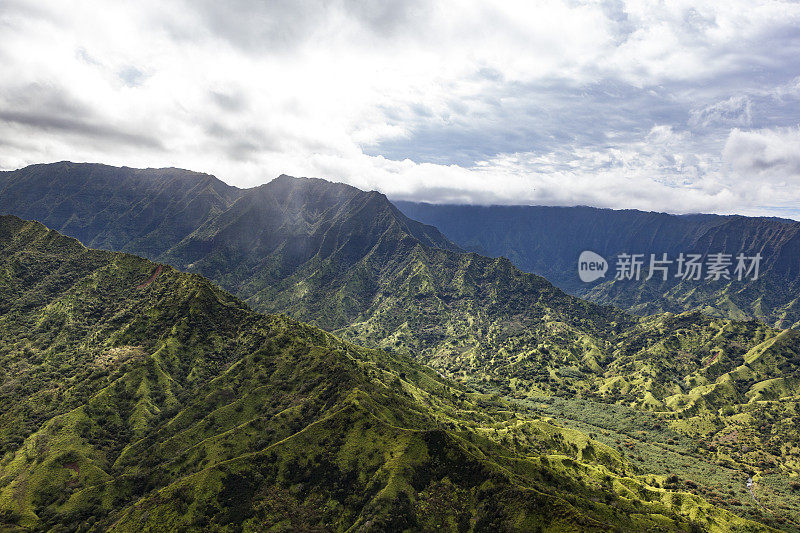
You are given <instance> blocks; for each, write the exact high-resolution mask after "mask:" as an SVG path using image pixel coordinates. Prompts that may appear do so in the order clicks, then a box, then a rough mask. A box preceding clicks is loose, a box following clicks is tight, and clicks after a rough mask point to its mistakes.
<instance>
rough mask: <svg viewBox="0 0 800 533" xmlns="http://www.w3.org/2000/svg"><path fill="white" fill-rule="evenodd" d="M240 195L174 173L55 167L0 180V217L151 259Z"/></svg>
mask: <svg viewBox="0 0 800 533" xmlns="http://www.w3.org/2000/svg"><path fill="white" fill-rule="evenodd" d="M240 194H241V191H240V190H239V189H237V188H236V187H231V186H229V185H226V184H225V183H223V182H222V181H220V180H218V179H217V178H215V177H214V176H210V175H208V174H200V173H197V172H189V171H187V170H181V169H176V168H167V169H133V168H127V167H122V168H119V167H111V166H108V165H97V164H86V163H70V162H66V161H65V162H61V163H54V164H49V165H32V166H29V167H26V168H23V169H20V170H16V171H13V172H7V173H4V176H3V177H2V178H0V214H13V215H17V216H19V217H22V218H25V219H32V220H38V221H40V222H42V223H43V224H45V225H47V226H48V227H51V228H54V229H56V230H58V231H61V232H62V233H64V234H66V235H69V236H70V237H75V238H76V239H78V240H80V241H81V242H82V243H84V244H86V245H87V246H93V247H96V248H103V249H108V250H114V251H127V252H133V253H137V254H139V255H144V256H147V257H150V258H155V257H157V256H158V255H159V254H161V253H163V252H164V251H166V250H167V249H168V248H169V247H170V246H172V245H174V244H176V243H177V242H179V241H180V240H181V239H182V238H184V237H185V236H186V235H188V234H189V233H191V232H192V231H194V230H195V229H196V228H197V227H198V226H199V225H201V224H202V223H203V222H204V221H205V220H206V219H207V218H208V217H209V216H211V215H213V214H216V213H218V212H220V211H222V210H224V209H227V207H228V206H229V205H230V204H231V203H232V202H233V201H234V200H236V198H238V197H239V195H240Z"/></svg>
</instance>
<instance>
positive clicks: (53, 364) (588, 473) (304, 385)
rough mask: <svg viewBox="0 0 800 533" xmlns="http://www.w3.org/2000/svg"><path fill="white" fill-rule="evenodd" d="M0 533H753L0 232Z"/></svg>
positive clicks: (413, 381)
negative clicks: (289, 532) (63, 532)
mask: <svg viewBox="0 0 800 533" xmlns="http://www.w3.org/2000/svg"><path fill="white" fill-rule="evenodd" d="M0 331H2V336H0V372H1V373H0V398H2V401H0V446H2V448H1V449H0V452H2V458H1V459H0V529H3V530H11V531H28V530H50V529H52V530H81V531H87V530H97V531H99V530H114V531H167V530H170V531H171V530H178V529H183V530H194V531H209V530H216V531H240V530H248V531H253V530H273V531H285V530H304V531H328V530H330V531H346V530H352V531H387V530H392V531H402V530H409V531H420V530H429V531H447V530H450V531H467V530H478V531H485V530H490V529H491V530H498V531H505V530H510V531H537V530H542V531H609V530H618V531H631V530H636V531H669V530H675V531H694V530H709V531H760V530H764V529H765V528H764V526H760V525H758V524H756V523H753V522H748V521H746V520H744V519H741V518H739V517H736V516H735V515H734V514H732V513H730V512H727V511H724V510H721V509H719V508H717V507H714V506H711V505H709V504H708V503H707V502H706V501H705V500H703V499H702V498H700V497H698V496H695V495H692V494H689V493H687V492H685V491H677V490H668V489H665V488H663V485H664V483H665V480H666V473H663V474H643V473H642V472H641V471H640V470H639V469H637V468H636V467H634V466H632V465H630V464H628V463H627V462H626V461H624V460H623V459H622V458H621V456H620V454H619V453H617V452H616V451H614V450H612V449H611V448H609V447H607V446H605V445H603V444H601V443H599V442H597V441H593V440H591V439H589V438H588V437H586V436H585V435H584V434H582V433H580V432H577V431H574V430H566V429H563V428H560V427H558V426H557V425H554V424H553V423H552V421H549V420H547V419H543V418H538V417H534V416H531V415H529V414H527V413H526V411H524V410H514V409H512V408H511V406H508V405H505V404H503V403H501V402H500V401H498V400H495V399H492V398H490V397H486V396H482V395H480V394H476V393H471V392H469V391H468V390H466V389H464V388H463V387H462V386H460V385H457V384H455V383H453V382H449V381H447V380H446V379H444V378H442V377H440V376H439V375H438V374H436V373H435V372H433V371H432V370H430V369H427V368H426V367H423V366H420V365H418V364H417V363H414V362H412V361H411V360H409V359H407V358H405V357H403V356H400V355H392V354H388V353H386V352H377V351H372V350H368V349H364V348H360V347H356V346H354V345H351V344H347V343H345V342H343V341H340V340H339V339H337V338H335V337H333V336H331V335H330V334H328V333H324V332H322V331H321V330H319V329H316V328H313V327H311V326H307V325H304V324H301V323H298V322H295V321H293V320H291V319H288V318H283V317H280V316H265V315H259V314H257V313H254V312H252V311H250V310H249V309H248V308H246V307H245V306H244V305H243V304H241V303H240V302H239V301H238V300H236V299H234V298H233V297H231V296H229V295H228V294H226V293H224V292H222V291H220V290H219V289H216V288H215V287H214V286H213V285H211V284H210V283H209V282H207V281H206V280H205V279H203V278H201V277H199V276H196V275H189V274H182V273H179V272H177V271H175V270H173V269H172V268H170V267H166V266H163V265H155V264H153V263H150V262H148V261H146V260H143V259H140V258H137V257H134V256H130V255H125V254H119V253H109V252H101V251H94V250H89V249H86V248H84V247H83V246H82V245H80V244H79V243H78V242H77V241H74V240H72V239H68V238H65V237H63V236H61V235H59V234H57V233H56V232H53V231H50V230H47V229H46V228H45V227H43V226H41V225H40V224H37V223H33V222H25V221H22V220H20V219H17V218H14V217H0Z"/></svg>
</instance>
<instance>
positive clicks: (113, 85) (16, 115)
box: [0, 0, 800, 215]
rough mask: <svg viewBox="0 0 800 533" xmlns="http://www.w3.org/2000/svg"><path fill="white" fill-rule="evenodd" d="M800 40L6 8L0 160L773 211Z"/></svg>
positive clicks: (776, 10)
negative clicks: (754, 183) (763, 184)
mask: <svg viewBox="0 0 800 533" xmlns="http://www.w3.org/2000/svg"><path fill="white" fill-rule="evenodd" d="M798 27H800V5H798V4H797V3H795V2H789V1H778V0H774V1H766V0H765V1H762V2H752V1H745V0H734V1H732V2H726V3H719V2H714V1H711V0H707V1H703V2H696V1H693V2H688V1H675V2H662V3H658V4H654V3H652V2H645V1H643V0H641V1H635V0H629V1H625V2H623V1H614V0H608V1H599V0H597V1H596V0H583V1H580V0H563V1H562V0H547V1H542V2H536V3H530V2H524V1H521V0H520V1H512V2H501V3H494V4H490V3H486V2H478V1H455V0H448V1H438V2H422V1H416V0H414V1H412V0H409V1H403V2H392V3H386V2H378V1H354V0H333V1H322V0H319V1H316V0H301V1H299V2H298V1H291V2H290V1H276V2H247V1H243V0H238V1H235V2H225V3H220V2H210V1H198V2H190V1H189V0H185V1H184V2H175V3H163V2H155V1H154V0H145V1H143V2H138V3H130V4H115V5H113V6H111V5H108V4H107V3H103V2H99V1H84V2H80V3H64V2H57V1H54V0H50V1H43V2H36V3H30V2H21V1H17V0H7V1H6V2H4V3H2V4H0V31H2V34H3V39H2V41H0V61H2V64H3V77H2V80H0V168H3V169H10V168H18V167H20V166H24V165H26V164H29V163H35V162H43V161H54V160H61V159H69V160H80V161H100V162H105V163H109V164H125V165H129V166H181V167H186V168H191V169H195V170H201V171H207V172H212V173H214V174H216V175H218V176H219V177H220V178H222V179H224V180H226V181H228V182H230V183H234V184H237V185H242V186H250V185H254V184H257V183H262V182H265V181H267V180H269V179H271V178H272V177H274V176H276V175H278V174H280V173H288V174H295V175H316V176H320V177H328V178H333V179H339V180H344V181H348V182H350V183H353V184H355V185H358V186H362V187H368V188H375V189H380V190H383V191H385V192H387V193H390V194H393V195H395V196H396V197H403V198H413V199H425V200H434V201H437V200H438V201H469V202H505V203H509V202H530V203H561V204H576V203H585V204H592V205H603V206H609V207H638V208H645V209H659V210H667V211H687V210H695V211H697V210H713V211H718V212H723V211H725V212H728V211H731V210H738V211H741V212H748V213H765V214H766V213H772V212H773V211H772V209H773V208H774V209H776V210H782V209H783V208H784V207H785V205H784V204H780V205H779V202H776V201H774V200H770V199H769V198H767V197H766V196H765V197H763V198H755V199H754V198H753V197H752V196H749V195H747V194H744V193H742V192H740V191H743V190H745V187H746V185H745V183H746V180H747V179H749V178H750V177H751V175H755V176H756V177H758V179H760V180H762V181H763V180H766V181H767V182H769V183H770V184H771V185H770V187H778V186H779V185H777V184H779V183H781V182H786V183H794V181H793V180H795V179H796V176H797V174H798V171H797V169H798V166H797V160H796V159H792V156H791V153H792V146H793V145H792V142H793V141H792V140H791V137H792V132H794V131H796V129H792V128H791V127H792V126H793V127H795V128H796V127H797V125H798V122H800V117H798V116H796V114H795V112H794V111H792V110H793V109H796V108H798V106H797V103H798V100H800V92H798V91H797V78H796V77H795V76H796V75H797V66H798V65H797V59H796V58H797V57H800V32H798V31H797V29H796V28H798ZM731 128H756V129H754V130H753V131H749V132H748V131H740V130H738V129H734V130H733V131H731ZM768 175H769V176H771V177H770V179H769V180H767V178H766V177H765V176H768ZM783 194H784V196H783V197H782V198H787V200H786V201H787V202H789V201H794V202H797V201H798V200H800V198H799V197H798V196H797V195H796V194H795V193H792V192H788V193H787V192H786V191H784V192H783ZM787 195H788V196H787ZM798 215H800V213H798Z"/></svg>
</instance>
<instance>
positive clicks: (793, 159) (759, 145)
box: [723, 128, 800, 185]
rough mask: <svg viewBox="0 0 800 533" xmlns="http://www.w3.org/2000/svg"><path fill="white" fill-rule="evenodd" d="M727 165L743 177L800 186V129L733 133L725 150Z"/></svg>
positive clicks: (737, 130)
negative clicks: (793, 183) (762, 178)
mask: <svg viewBox="0 0 800 533" xmlns="http://www.w3.org/2000/svg"><path fill="white" fill-rule="evenodd" d="M723 158H724V160H725V162H726V163H728V164H730V165H731V167H732V168H733V169H734V170H735V171H736V172H739V173H741V174H743V175H747V176H751V177H764V178H767V179H769V180H778V181H785V180H791V181H794V182H795V183H796V184H797V185H800V129H798V128H788V129H777V130H771V129H763V130H756V131H742V130H739V129H734V130H733V131H731V133H730V135H729V136H728V140H727V141H726V143H725V149H724V150H723Z"/></svg>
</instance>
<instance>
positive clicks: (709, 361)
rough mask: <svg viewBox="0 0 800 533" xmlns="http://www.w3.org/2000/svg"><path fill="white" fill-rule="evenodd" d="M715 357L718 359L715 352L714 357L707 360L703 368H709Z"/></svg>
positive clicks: (717, 354)
mask: <svg viewBox="0 0 800 533" xmlns="http://www.w3.org/2000/svg"><path fill="white" fill-rule="evenodd" d="M717 357H719V352H715V353H714V355H712V356H711V359H709V360H708V363H706V365H705V366H704V367H703V368H708V367H710V366H711V363H713V362H714V361H716V360H717Z"/></svg>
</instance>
